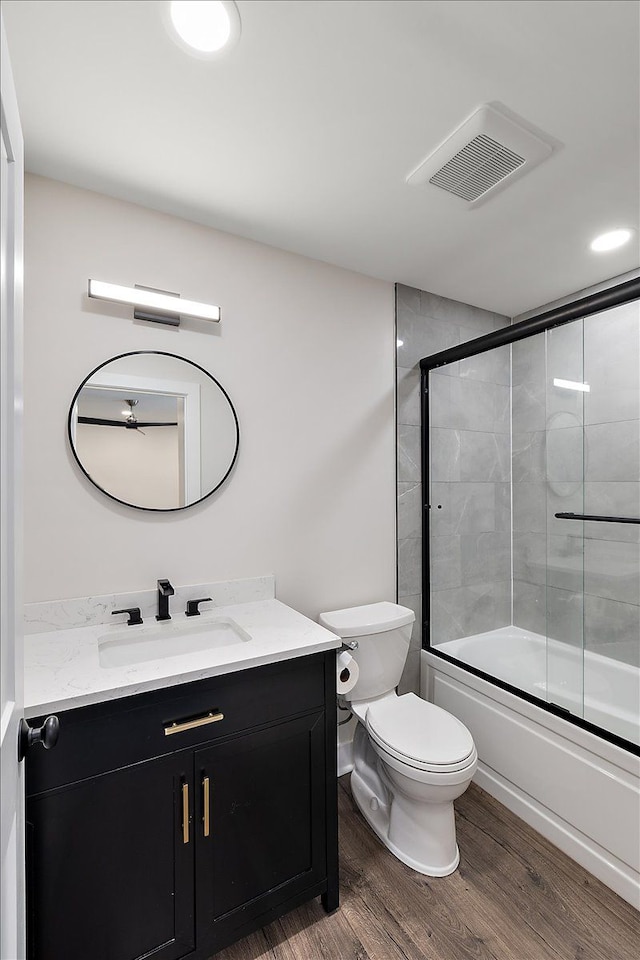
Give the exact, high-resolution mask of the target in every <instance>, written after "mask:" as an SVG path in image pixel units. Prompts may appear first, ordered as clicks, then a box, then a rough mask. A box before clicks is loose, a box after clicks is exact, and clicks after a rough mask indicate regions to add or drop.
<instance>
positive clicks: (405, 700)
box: [366, 693, 477, 774]
mask: <svg viewBox="0 0 640 960" xmlns="http://www.w3.org/2000/svg"><path fill="white" fill-rule="evenodd" d="M366 728H367V732H368V733H369V736H370V737H371V739H372V740H373V741H374V743H375V744H376V745H377V746H378V748H379V749H380V750H381V751H382V752H383V753H384V754H386V755H387V756H390V757H393V758H395V760H396V761H399V762H400V763H403V764H405V765H406V766H408V767H412V768H414V769H415V770H423V771H427V772H430V773H436V774H437V773H440V774H447V773H455V772H457V771H460V770H465V769H466V768H467V767H469V766H471V765H472V764H474V763H475V762H476V758H477V754H476V749H475V745H474V743H473V738H472V736H471V734H470V733H469V731H468V730H467V728H466V727H465V726H464V724H463V723H461V722H460V721H459V720H458V719H456V717H454V716H452V715H451V714H450V713H447V711H446V710H443V709H442V708H441V707H437V706H436V705H435V704H433V703H428V702H427V701H426V700H422V699H421V698H420V697H417V696H416V695H415V694H414V693H407V694H405V695H404V696H402V697H396V696H394V697H390V698H385V699H384V700H380V701H379V702H377V703H373V704H371V706H370V707H369V709H368V710H367V715H366Z"/></svg>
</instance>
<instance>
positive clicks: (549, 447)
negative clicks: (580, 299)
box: [544, 320, 590, 718]
mask: <svg viewBox="0 0 640 960" xmlns="http://www.w3.org/2000/svg"><path fill="white" fill-rule="evenodd" d="M583 336H584V322H583V321H582V320H577V321H575V322H573V323H569V324H566V325H565V326H561V327H555V328H553V329H551V330H548V331H547V332H546V344H545V348H546V358H545V359H546V363H545V367H546V389H545V408H546V409H545V415H546V422H545V437H544V441H545V445H546V457H545V463H546V482H545V500H546V503H545V507H546V531H545V539H546V637H547V642H546V663H545V673H546V691H545V692H546V700H547V702H548V703H550V704H553V705H554V706H556V707H559V708H560V709H561V710H567V711H569V713H571V714H572V715H573V716H574V717H579V718H583V717H584V692H585V691H584V644H585V630H584V613H585V605H584V602H585V594H584V555H585V544H584V534H585V530H584V527H585V523H584V521H582V520H575V519H569V518H567V517H563V516H562V514H569V516H571V515H572V514H575V515H578V516H583V515H584V508H585V499H584V496H585V485H584V476H585V433H584V424H585V398H586V397H587V396H588V392H589V390H590V384H589V383H588V382H587V381H586V377H585V369H584V341H583Z"/></svg>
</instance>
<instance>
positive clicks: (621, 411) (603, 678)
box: [575, 301, 640, 743]
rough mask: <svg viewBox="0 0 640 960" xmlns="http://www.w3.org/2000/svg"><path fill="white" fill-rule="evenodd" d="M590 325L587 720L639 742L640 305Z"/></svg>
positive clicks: (625, 307) (587, 326)
mask: <svg viewBox="0 0 640 960" xmlns="http://www.w3.org/2000/svg"><path fill="white" fill-rule="evenodd" d="M583 327H584V336H583V342H584V378H585V381H586V382H587V383H588V384H589V388H590V389H589V392H588V393H585V395H584V470H585V474H584V476H585V483H584V513H585V514H586V515H587V516H596V517H606V518H607V519H603V520H585V521H583V522H582V523H580V524H578V523H577V522H575V525H581V526H583V527H584V600H583V612H584V628H583V629H584V695H585V696H584V700H585V704H584V719H585V720H588V721H589V722H591V723H594V724H596V725H597V726H599V727H602V728H604V729H606V730H608V731H609V732H610V733H614V734H616V735H618V736H620V737H623V738H624V739H625V740H630V741H632V742H635V743H638V742H639V740H640V681H639V674H638V670H639V668H640V525H639V524H638V523H637V521H638V519H639V518H640V303H639V302H638V301H634V302H631V303H627V304H624V305H621V306H619V307H615V308H613V309H611V310H608V311H606V312H604V313H600V314H596V315H594V316H592V317H588V318H587V319H585V320H584V322H583ZM634 520H635V521H636V522H629V521H634Z"/></svg>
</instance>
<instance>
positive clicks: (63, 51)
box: [2, 0, 640, 315]
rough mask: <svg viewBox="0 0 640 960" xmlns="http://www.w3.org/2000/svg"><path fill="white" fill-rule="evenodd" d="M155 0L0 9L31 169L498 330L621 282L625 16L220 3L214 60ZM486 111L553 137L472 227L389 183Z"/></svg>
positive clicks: (627, 257)
mask: <svg viewBox="0 0 640 960" xmlns="http://www.w3.org/2000/svg"><path fill="white" fill-rule="evenodd" d="M162 6H163V4H162V3H160V2H155V0H143V2H128V0H119V2H103V0H100V2H83V0H72V2H63V0H45V2H29V0H26V2H25V0H4V2H3V4H2V7H3V12H4V17H5V22H6V26H7V33H8V37H9V47H10V51H11V56H12V62H13V69H14V74H15V78H16V86H17V91H18V99H19V104H20V110H21V116H22V122H23V126H24V132H25V142H26V156H27V166H28V169H29V170H31V171H34V172H36V173H40V174H43V175H45V176H50V177H54V178H56V179H60V180H65V181H68V182H70V183H75V184H78V185H80V186H84V187H88V188H90V189H93V190H98V191H101V192H103V193H107V194H110V195H113V196H115V197H121V198H124V199H128V200H133V201H135V202H137V203H141V204H144V205H147V206H150V207H153V208H156V209H159V210H163V211H166V212H169V213H174V214H176V215H179V216H183V217H187V218H189V219H192V220H196V221H198V222H201V223H205V224H209V225H211V226H213V227H218V228H220V229H222V230H227V231H230V232H232V233H237V234H240V235H242V236H245V237H251V238H253V239H255V240H259V241H262V242H263V243H267V244H271V245H274V246H277V247H281V248H284V249H286V250H292V251H295V252H297V253H302V254H305V255H307V256H310V257H315V258H318V259H320V260H325V261H327V262H329V263H334V264H339V265H341V266H344V267H348V268H350V269H353V270H358V271H361V272H363V273H366V274H370V275H372V276H376V277H381V278H384V279H387V280H395V281H401V282H403V283H406V284H410V285H412V286H416V287H421V288H423V289H426V290H430V291H432V292H435V293H439V294H442V295H444V296H448V297H453V298H455V299H458V300H463V301H465V302H468V303H473V304H476V305H478V306H481V307H485V308H487V309H490V310H496V311H499V312H501V313H506V314H508V315H515V314H518V313H521V312H523V311H525V310H529V309H531V308H533V307H536V306H538V305H541V304H543V303H546V302H549V301H551V300H554V299H556V298H558V297H561V296H563V295H566V294H568V293H571V292H572V291H576V290H579V289H581V288H583V287H586V286H589V285H591V284H595V283H598V282H600V281H602V280H605V279H607V278H609V277H612V276H615V275H618V274H621V273H624V272H626V271H629V270H633V269H635V268H636V267H637V266H638V244H637V243H636V242H634V243H632V244H629V245H627V247H625V248H623V249H622V250H620V251H616V252H613V253H609V254H606V255H596V254H593V253H591V252H590V251H589V249H588V243H589V241H590V239H591V238H592V237H593V236H594V235H595V234H597V233H599V232H602V231H603V230H606V229H611V228H612V227H615V226H618V225H626V226H631V227H635V228H636V229H638V226H639V225H638V214H639V208H640V192H639V182H638V181H639V175H638V170H639V165H640V146H639V116H640V109H639V90H640V80H639V62H640V56H639V49H638V12H639V6H638V4H637V3H636V2H628V0H602V2H601V0H584V2H583V0H536V2H529V0H518V2H511V0H507V2H505V0H497V2H494V0H472V2H466V0H464V2H462V0H461V2H423V0H409V2H406V0H361V2H358V0H257V2H256V0H238V2H237V6H238V9H239V11H240V16H241V20H242V36H241V38H240V43H239V44H238V46H237V47H236V48H235V49H234V50H232V51H230V53H229V54H228V55H227V56H226V57H223V58H220V59H218V60H213V61H207V60H199V59H195V58H191V57H189V56H187V55H186V54H185V53H184V52H183V51H182V50H181V49H180V48H179V47H178V46H177V45H176V44H175V43H174V42H173V41H172V40H171V39H170V37H169V36H168V34H167V32H166V30H165V27H164V25H163V21H162V17H161V12H162V11H161V8H162ZM491 101H498V102H501V103H503V104H504V105H506V107H507V108H508V109H509V110H510V111H513V112H515V113H517V114H519V115H520V116H521V117H523V118H524V119H525V120H526V121H528V123H530V124H533V125H535V126H536V127H538V128H540V129H541V130H543V131H545V132H546V133H547V134H548V135H549V136H550V137H552V138H554V139H555V140H556V141H559V143H560V146H559V148H558V149H557V151H556V152H555V153H554V154H553V155H552V156H551V158H550V159H549V160H547V161H545V162H544V163H543V164H541V165H540V166H539V167H537V168H536V169H534V170H533V171H531V173H530V174H528V175H526V176H523V177H522V179H521V180H519V181H517V182H514V183H513V184H512V185H510V186H508V187H507V188H506V189H504V190H503V191H502V192H500V193H498V194H497V195H496V196H495V197H494V198H493V199H491V200H490V201H488V202H487V203H485V204H484V205H483V206H482V207H480V208H479V209H476V210H472V211H469V210H468V209H466V205H465V203H464V201H460V200H458V199H457V198H455V197H452V196H450V195H448V194H446V193H444V192H442V191H440V190H438V189H437V188H434V187H429V186H425V187H422V188H420V187H411V186H408V185H407V184H406V183H405V177H406V176H407V174H408V173H410V172H411V171H412V170H413V168H414V167H415V166H416V165H417V164H418V163H419V162H420V160H422V159H423V158H424V157H425V156H426V155H427V154H428V153H430V152H431V150H433V149H434V147H436V146H437V145H438V144H439V143H440V142H441V141H442V140H443V139H444V138H445V137H446V136H447V135H448V134H449V133H450V132H451V131H452V130H453V129H454V128H455V127H456V126H458V124H459V123H461V122H462V121H463V120H464V119H465V118H466V117H467V116H468V115H469V114H470V113H471V112H472V111H473V109H474V108H475V107H476V106H478V105H479V104H481V103H483V102H491Z"/></svg>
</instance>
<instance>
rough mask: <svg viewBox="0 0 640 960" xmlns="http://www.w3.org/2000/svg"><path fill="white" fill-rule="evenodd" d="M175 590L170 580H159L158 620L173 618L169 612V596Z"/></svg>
mask: <svg viewBox="0 0 640 960" xmlns="http://www.w3.org/2000/svg"><path fill="white" fill-rule="evenodd" d="M174 593H175V590H174V589H173V587H172V586H171V584H170V583H169V581H168V580H158V612H157V614H156V620H171V614H170V613H169V597H172V596H173V594H174Z"/></svg>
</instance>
